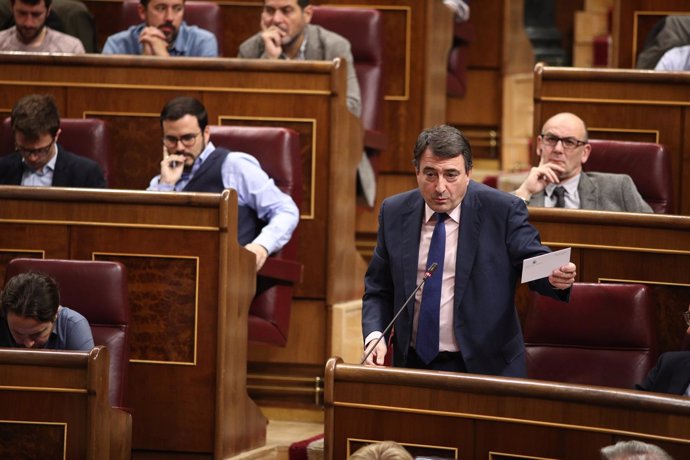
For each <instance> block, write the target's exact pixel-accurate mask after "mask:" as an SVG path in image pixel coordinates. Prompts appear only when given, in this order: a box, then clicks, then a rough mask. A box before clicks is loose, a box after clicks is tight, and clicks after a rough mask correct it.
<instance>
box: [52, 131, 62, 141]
mask: <svg viewBox="0 0 690 460" xmlns="http://www.w3.org/2000/svg"><path fill="white" fill-rule="evenodd" d="M61 132H62V130H61V129H60V128H58V130H57V132H56V133H55V137H54V138H53V141H54V142H57V141H58V137H60V133H61Z"/></svg>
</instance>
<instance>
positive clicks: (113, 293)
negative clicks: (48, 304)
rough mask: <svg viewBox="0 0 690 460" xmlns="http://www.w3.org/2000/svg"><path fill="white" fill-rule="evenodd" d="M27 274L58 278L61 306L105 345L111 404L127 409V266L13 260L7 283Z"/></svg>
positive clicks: (112, 263)
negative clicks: (73, 312)
mask: <svg viewBox="0 0 690 460" xmlns="http://www.w3.org/2000/svg"><path fill="white" fill-rule="evenodd" d="M27 271H39V272H43V273H45V274H47V275H50V276H51V277H52V278H53V279H55V281H57V283H58V286H59V288H60V304H61V305H64V306H66V307H69V308H71V309H73V310H76V311H78V312H79V313H81V314H82V315H84V317H86V319H87V320H88V321H89V324H90V325H91V332H92V334H93V340H94V343H95V344H96V345H105V346H106V347H107V348H108V354H109V355H110V382H109V388H110V404H111V405H112V406H114V407H122V408H125V407H127V375H128V369H129V322H130V309H129V296H128V294H127V272H126V270H125V267H124V265H122V264H121V263H119V262H102V261H91V260H56V259H13V260H11V261H10V263H9V264H7V268H6V272H5V280H8V279H10V278H11V277H13V276H14V275H16V274H18V273H24V272H27Z"/></svg>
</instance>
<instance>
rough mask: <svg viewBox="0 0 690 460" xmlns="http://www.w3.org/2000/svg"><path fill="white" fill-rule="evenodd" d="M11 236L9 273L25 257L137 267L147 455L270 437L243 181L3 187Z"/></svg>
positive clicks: (134, 357) (133, 366)
mask: <svg viewBox="0 0 690 460" xmlns="http://www.w3.org/2000/svg"><path fill="white" fill-rule="evenodd" d="M0 235H2V244H1V245H0V272H2V273H0V279H4V267H5V264H6V263H7V261H9V260H10V259H12V258H15V257H38V258H54V259H82V260H110V261H118V262H122V263H123V264H124V265H125V266H126V267H127V275H128V285H129V299H130V305H131V310H132V318H131V322H130V328H131V335H130V369H129V405H130V406H131V408H132V416H133V420H134V425H133V427H134V433H133V447H134V449H135V450H136V451H138V453H139V454H141V455H140V457H139V458H157V457H156V455H159V456H160V458H169V457H170V456H171V455H173V454H174V453H176V454H181V453H195V454H197V455H199V456H201V458H211V456H213V458H225V457H228V456H231V455H234V454H237V453H239V452H242V451H245V450H249V449H251V448H255V447H259V446H261V445H263V444H264V440H265V435H266V420H265V418H264V417H263V415H262V414H261V412H260V411H259V409H258V408H257V407H256V406H255V404H254V402H253V401H252V400H250V399H249V397H248V396H247V391H246V367H247V314H248V311H249V304H250V302H251V299H252V296H253V295H254V284H255V279H256V277H255V275H254V256H253V255H252V254H251V253H250V252H249V251H247V250H245V249H243V248H240V247H239V245H238V243H237V195H236V193H235V192H234V191H230V190H226V191H225V192H223V193H222V194H220V195H216V194H191V193H188V194H170V193H167V194H166V193H157V192H141V191H137V192H134V191H130V192H123V191H112V190H94V191H88V190H76V189H58V188H52V189H46V188H42V187H38V188H34V187H9V186H0ZM104 295H105V294H104ZM105 394H106V400H107V391H106V392H105ZM145 454H151V455H145ZM154 454H155V455H154Z"/></svg>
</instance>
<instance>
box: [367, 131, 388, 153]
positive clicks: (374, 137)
mask: <svg viewBox="0 0 690 460" xmlns="http://www.w3.org/2000/svg"><path fill="white" fill-rule="evenodd" d="M386 147H388V136H386V135H385V134H384V133H382V132H381V131H376V130H375V129H365V130H364V148H365V149H372V150H384V149H385V148H386Z"/></svg>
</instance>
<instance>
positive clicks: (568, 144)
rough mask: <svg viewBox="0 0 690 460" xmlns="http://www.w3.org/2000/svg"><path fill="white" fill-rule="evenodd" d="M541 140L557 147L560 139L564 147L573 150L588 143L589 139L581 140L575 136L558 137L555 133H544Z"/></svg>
mask: <svg viewBox="0 0 690 460" xmlns="http://www.w3.org/2000/svg"><path fill="white" fill-rule="evenodd" d="M541 141H542V142H543V143H544V144H546V145H548V146H549V147H555V146H556V144H558V141H561V144H562V145H563V148H564V149H566V150H572V149H574V148H577V147H580V146H581V145H585V144H586V143H587V141H581V140H579V139H575V138H574V137H558V136H554V135H553V134H542V135H541Z"/></svg>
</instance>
